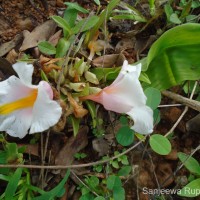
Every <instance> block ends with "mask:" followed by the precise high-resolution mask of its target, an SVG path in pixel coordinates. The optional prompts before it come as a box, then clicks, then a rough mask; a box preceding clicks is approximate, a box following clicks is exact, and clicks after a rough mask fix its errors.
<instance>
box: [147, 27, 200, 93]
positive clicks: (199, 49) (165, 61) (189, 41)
mask: <svg viewBox="0 0 200 200" xmlns="http://www.w3.org/2000/svg"><path fill="white" fill-rule="evenodd" d="M199 37H200V24H194V23H188V24H184V25H180V26H176V27H175V28H172V29H170V30H168V31H166V32H165V33H164V34H163V35H162V36H161V37H160V38H159V39H158V40H157V41H156V42H155V43H154V44H153V45H152V47H151V48H150V51H149V53H148V57H147V66H148V70H147V71H146V73H147V75H148V77H149V79H150V81H151V87H154V88H157V89H159V90H164V89H167V88H170V87H172V86H175V85H178V84H180V83H182V82H183V81H185V80H198V79H199V78H200V61H199V54H200V40H199Z"/></svg>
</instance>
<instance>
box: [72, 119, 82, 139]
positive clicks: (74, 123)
mask: <svg viewBox="0 0 200 200" xmlns="http://www.w3.org/2000/svg"><path fill="white" fill-rule="evenodd" d="M70 122H71V124H72V127H73V133H74V137H75V136H76V135H77V134H78V131H79V127H80V119H78V118H76V117H74V116H72V115H70Z"/></svg>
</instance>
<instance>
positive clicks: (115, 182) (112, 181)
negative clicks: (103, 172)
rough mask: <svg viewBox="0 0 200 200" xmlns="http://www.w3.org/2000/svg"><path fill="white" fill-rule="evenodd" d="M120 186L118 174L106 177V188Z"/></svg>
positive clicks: (111, 188)
mask: <svg viewBox="0 0 200 200" xmlns="http://www.w3.org/2000/svg"><path fill="white" fill-rule="evenodd" d="M121 186H122V182H121V180H120V178H119V177H118V176H115V175H110V176H109V177H108V179H107V188H108V189H109V190H113V189H114V188H118V187H121Z"/></svg>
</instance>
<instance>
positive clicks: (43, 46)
mask: <svg viewBox="0 0 200 200" xmlns="http://www.w3.org/2000/svg"><path fill="white" fill-rule="evenodd" d="M38 48H39V50H40V51H41V52H42V53H44V54H46V55H54V54H56V48H55V47H54V46H53V45H52V44H51V43H49V42H47V41H42V42H40V43H39V44H38Z"/></svg>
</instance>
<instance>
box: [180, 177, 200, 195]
mask: <svg viewBox="0 0 200 200" xmlns="http://www.w3.org/2000/svg"><path fill="white" fill-rule="evenodd" d="M178 195H179V196H182V197H197V196H199V195H200V178H198V179H195V180H193V181H192V182H190V183H188V184H187V185H186V186H185V187H184V188H182V189H181V191H179V192H178Z"/></svg>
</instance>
